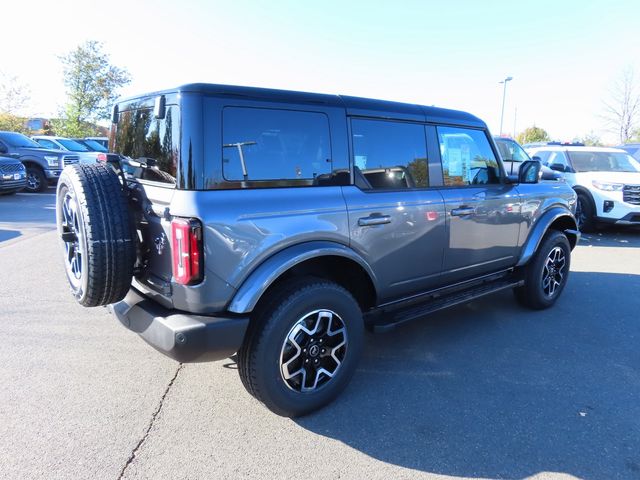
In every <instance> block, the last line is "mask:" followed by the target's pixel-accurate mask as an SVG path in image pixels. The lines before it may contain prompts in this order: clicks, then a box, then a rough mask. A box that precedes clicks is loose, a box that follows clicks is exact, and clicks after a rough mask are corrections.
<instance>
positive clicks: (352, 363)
mask: <svg viewBox="0 0 640 480" xmlns="http://www.w3.org/2000/svg"><path fill="white" fill-rule="evenodd" d="M363 339H364V327H363V320H362V312H361V311H360V307H359V306H358V304H357V302H356V301H355V300H354V298H353V297H352V296H351V294H350V293H349V292H348V291H347V290H345V289H344V288H342V287H341V286H340V285H337V284H335V283H333V282H329V281H326V280H321V279H305V280H302V281H301V280H300V279H295V280H294V281H293V282H291V283H289V284H286V285H283V286H282V287H281V288H278V289H277V291H275V292H273V294H272V297H271V298H270V299H269V300H267V302H266V303H265V304H264V305H263V306H262V307H261V308H260V309H259V312H258V314H257V315H255V317H254V318H253V319H252V324H251V326H250V327H249V332H248V333H247V337H246V338H245V342H244V344H243V346H242V348H241V349H240V351H239V352H238V371H239V373H240V378H241V379H242V383H243V384H244V386H245V388H246V389H247V391H248V392H249V393H251V394H252V395H253V396H254V397H256V398H257V399H258V400H260V401H261V402H262V403H264V404H265V405H266V406H267V408H269V409H270V410H271V411H273V412H274V413H276V414H278V415H282V416H287V417H296V416H300V415H304V414H306V413H310V412H312V411H314V410H317V409H318V408H321V407H323V406H324V405H326V404H328V403H329V402H331V401H332V400H333V399H334V398H335V397H337V396H338V394H339V393H340V392H341V391H342V390H343V389H344V388H345V387H346V385H347V384H348V383H349V380H350V379H351V377H352V376H353V373H354V371H355V369H356V365H357V363H358V360H359V358H360V355H361V351H362V344H363V341H364V340H363Z"/></svg>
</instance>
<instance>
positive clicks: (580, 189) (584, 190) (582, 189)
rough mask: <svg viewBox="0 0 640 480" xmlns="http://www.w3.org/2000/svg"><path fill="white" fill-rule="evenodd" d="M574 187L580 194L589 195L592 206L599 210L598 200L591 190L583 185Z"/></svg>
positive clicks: (595, 210)
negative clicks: (597, 206)
mask: <svg viewBox="0 0 640 480" xmlns="http://www.w3.org/2000/svg"><path fill="white" fill-rule="evenodd" d="M573 189H574V190H575V192H576V193H577V194H579V195H584V196H585V197H587V198H588V199H589V202H591V206H592V207H593V211H594V212H597V211H598V210H597V208H596V201H595V199H594V198H593V194H592V193H591V192H590V191H589V189H588V188H586V187H583V186H582V185H574V186H573Z"/></svg>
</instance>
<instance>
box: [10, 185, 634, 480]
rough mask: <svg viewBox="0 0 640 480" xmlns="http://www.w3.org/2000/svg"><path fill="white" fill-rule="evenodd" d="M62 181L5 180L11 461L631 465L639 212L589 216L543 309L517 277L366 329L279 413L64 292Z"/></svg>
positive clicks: (288, 470) (254, 471)
mask: <svg viewBox="0 0 640 480" xmlns="http://www.w3.org/2000/svg"><path fill="white" fill-rule="evenodd" d="M54 200H55V197H54V195H53V190H51V189H50V190H49V192H48V193H46V194H42V195H27V194H19V195H17V196H14V197H0V266H1V267H2V280H1V283H0V318H1V319H2V323H1V325H2V329H3V333H4V341H3V342H2V346H1V347H0V381H1V382H2V383H1V384H2V388H1V389H0V465H1V467H0V468H1V469H2V476H3V477H5V478H41V477H43V478H107V479H119V478H216V479H217V478H269V479H270V478H303V477H304V478H318V477H321V478H325V479H333V478H354V479H355V478H370V479H378V478H379V479H387V478H442V477H444V478H460V477H462V478H525V477H534V478H572V477H576V478H588V479H614V478H622V479H626V478H629V479H634V478H636V479H637V478H640V348H638V346H639V345H640V313H639V312H640V231H638V230H619V229H614V230H607V231H604V232H601V233H599V234H594V235H588V236H585V238H584V239H583V240H582V241H581V243H580V246H579V247H578V248H577V249H576V251H575V252H574V258H573V265H572V275H571V280H570V282H569V284H568V286H567V290H566V291H565V293H564V294H563V296H562V297H561V298H560V300H559V302H558V304H557V305H556V306H555V307H554V308H552V309H551V310H546V311H543V312H531V311H527V310H524V309H522V308H520V307H518V306H517V305H516V303H515V302H514V301H513V300H512V297H511V295H510V294H509V293H503V294H498V295H494V296H492V297H490V298H486V299H483V300H481V301H476V302H473V303H470V304H468V305H465V306H461V307H457V308H454V309H452V310H448V311H446V312H441V313H439V314H436V315H433V316H431V317H428V318H426V319H425V320H423V321H419V322H416V323H413V324H411V325H409V326H407V327H404V328H401V329H398V330H396V331H394V332H392V333H389V334H384V335H375V336H374V335H368V337H367V345H366V351H365V356H364V358H363V361H362V362H361V364H360V367H359V369H358V371H357V373H356V376H355V378H354V380H353V382H352V383H351V385H350V386H349V387H348V389H347V390H346V391H345V393H344V394H343V395H341V396H340V397H339V398H338V400H337V401H336V402H335V403H333V404H332V405H330V406H329V407H328V408H325V409H324V410H321V411H320V412H318V413H316V414H313V415H311V416H308V417H305V418H302V419H297V420H289V419H284V418H280V417H277V416H275V415H273V414H271V413H270V412H269V411H268V410H266V409H265V408H263V407H261V406H260V405H259V404H257V402H255V401H254V400H253V399H252V398H251V397H249V395H248V394H247V393H246V392H245V391H244V389H243V388H242V386H241V384H240V381H239V378H238V375H237V372H236V371H235V363H234V362H233V360H231V359H230V360H226V361H221V362H215V363H208V364H190V365H182V366H181V365H179V364H177V363H175V362H173V361H172V360H169V359H167V358H164V357H163V356H162V355H160V354H158V353H157V352H155V351H154V350H153V349H152V348H150V347H148V346H147V345H146V344H144V342H143V341H142V340H140V339H139V338H137V337H136V336H135V335H133V334H131V333H129V332H128V331H126V330H125V329H124V328H122V327H121V326H120V325H119V324H118V323H117V321H116V320H115V319H114V318H113V317H112V316H111V315H109V314H108V312H107V311H106V310H105V309H104V308H96V309H84V308H81V307H79V306H78V305H76V304H75V302H74V301H73V299H72V298H71V296H70V295H69V293H68V288H67V286H66V281H65V279H64V274H63V271H62V262H61V259H60V258H59V257H60V253H59V251H58V245H57V239H56V234H55V232H53V228H54Z"/></svg>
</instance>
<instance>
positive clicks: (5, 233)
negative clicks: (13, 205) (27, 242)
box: [0, 229, 20, 243]
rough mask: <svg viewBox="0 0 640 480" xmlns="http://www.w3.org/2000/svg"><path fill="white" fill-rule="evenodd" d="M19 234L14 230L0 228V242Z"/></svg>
mask: <svg viewBox="0 0 640 480" xmlns="http://www.w3.org/2000/svg"><path fill="white" fill-rule="evenodd" d="M19 236H20V232H18V231H16V230H2V229H0V243H2V242H6V241H7V240H13V239H14V238H17V237H19Z"/></svg>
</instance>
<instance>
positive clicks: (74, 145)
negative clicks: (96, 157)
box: [58, 138, 90, 152]
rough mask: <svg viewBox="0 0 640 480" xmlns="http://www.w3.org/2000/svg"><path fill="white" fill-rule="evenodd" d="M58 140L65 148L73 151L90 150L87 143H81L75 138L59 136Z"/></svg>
mask: <svg viewBox="0 0 640 480" xmlns="http://www.w3.org/2000/svg"><path fill="white" fill-rule="evenodd" d="M58 142H60V144H62V146H63V147H64V148H66V149H67V150H70V151H72V152H90V150H89V149H88V148H87V147H86V146H85V145H81V144H80V143H78V142H76V141H75V140H65V139H63V138H59V139H58Z"/></svg>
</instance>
